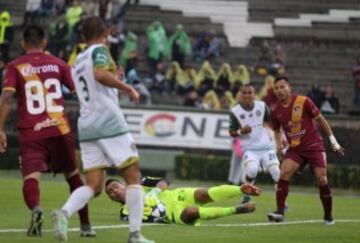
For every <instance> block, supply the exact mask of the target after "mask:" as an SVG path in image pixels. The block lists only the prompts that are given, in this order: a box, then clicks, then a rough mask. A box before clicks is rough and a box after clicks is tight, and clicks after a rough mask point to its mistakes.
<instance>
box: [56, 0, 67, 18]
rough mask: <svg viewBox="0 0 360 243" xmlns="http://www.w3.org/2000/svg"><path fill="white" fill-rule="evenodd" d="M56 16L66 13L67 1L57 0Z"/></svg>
mask: <svg viewBox="0 0 360 243" xmlns="http://www.w3.org/2000/svg"><path fill="white" fill-rule="evenodd" d="M54 12H55V16H59V15H62V14H65V13H66V1H65V0H56V2H55V7H54Z"/></svg>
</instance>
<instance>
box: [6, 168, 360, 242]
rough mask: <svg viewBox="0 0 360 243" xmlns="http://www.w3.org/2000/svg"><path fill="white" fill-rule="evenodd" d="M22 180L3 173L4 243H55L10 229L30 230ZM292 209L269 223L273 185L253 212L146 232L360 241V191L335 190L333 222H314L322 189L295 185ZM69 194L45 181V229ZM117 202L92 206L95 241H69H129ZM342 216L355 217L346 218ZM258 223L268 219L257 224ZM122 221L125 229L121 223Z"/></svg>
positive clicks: (165, 238) (162, 236)
mask: <svg viewBox="0 0 360 243" xmlns="http://www.w3.org/2000/svg"><path fill="white" fill-rule="evenodd" d="M183 185H186V186H189V185H194V186H195V185H196V186H211V185H214V184H213V183H204V182H184V181H175V182H174V183H173V184H172V185H171V187H175V186H183ZM21 187H22V182H21V179H20V176H19V173H17V172H15V173H14V172H10V173H8V172H1V173H0V242H1V243H23V242H25V241H26V242H43V243H47V242H56V240H55V239H54V238H53V235H52V233H51V232H49V231H46V232H44V233H43V237H42V238H28V237H26V236H25V232H24V231H22V232H8V231H9V230H11V229H20V230H25V229H26V228H27V226H28V223H29V222H28V221H29V216H30V212H29V211H28V210H27V208H26V206H25V204H24V202H23V199H22V193H21ZM291 189H293V190H292V191H290V196H289V198H288V201H287V202H288V204H289V208H290V209H289V211H288V212H287V214H286V221H287V222H293V223H294V224H291V225H267V224H266V223H267V219H266V214H267V213H268V212H270V211H273V210H274V206H275V198H274V191H273V189H272V188H271V187H269V186H266V187H265V190H264V193H263V194H262V195H261V196H260V197H258V198H253V201H254V202H256V203H257V210H256V212H255V213H253V214H249V215H234V216H230V217H227V218H222V219H217V220H213V221H207V222H203V225H202V226H200V227H192V226H177V225H160V226H159V225H152V226H144V228H143V232H144V235H146V236H147V237H148V238H151V239H154V240H156V242H158V243H165V242H169V243H185V242H196V243H197V242H204V243H212V242H219V243H225V242H252V243H254V242H266V243H267V242H277V243H278V242H291V243H295V242H326V243H331V242H333V243H339V242H344V243H345V242H354V243H355V242H360V195H359V194H358V193H356V192H348V191H347V192H343V191H340V190H335V191H334V218H335V219H336V220H338V222H337V223H336V225H334V226H324V225H323V223H322V222H320V221H319V222H318V221H315V222H312V221H309V220H321V219H322V207H321V204H320V200H319V196H318V194H317V189H316V188H315V187H314V188H311V189H310V188H290V190H291ZM67 196H68V188H67V185H66V183H65V182H64V181H63V180H61V176H60V175H58V176H57V177H56V178H55V179H54V178H52V177H51V176H48V175H45V176H43V180H42V182H41V203H42V207H43V209H44V211H45V223H44V224H45V225H44V228H45V229H50V227H51V224H50V218H49V214H50V212H51V210H52V209H54V208H59V207H60V206H61V205H62V204H63V203H64V201H65V200H66V198H67ZM238 202H239V200H235V199H234V200H228V201H225V202H222V203H217V205H235V204H238ZM118 211H119V210H118V206H117V204H116V203H113V202H111V201H109V200H108V199H107V197H106V195H105V194H102V195H101V196H100V197H99V198H97V199H95V200H93V201H92V202H91V204H90V217H91V221H92V224H93V225H94V226H116V227H118V228H110V227H104V228H103V229H98V230H97V237H96V238H93V239H89V238H87V239H84V238H80V236H79V232H76V231H75V232H71V233H70V234H69V242H84V243H85V242H86V243H87V242H102V243H105V242H126V241H127V236H128V229H127V228H126V226H125V225H123V224H124V223H123V222H120V221H119V220H118ZM341 220H353V222H348V221H347V222H343V221H341ZM254 223H265V225H262V224H260V225H256V224H254ZM121 225H123V227H121ZM71 227H78V218H77V215H74V217H73V218H72V219H71Z"/></svg>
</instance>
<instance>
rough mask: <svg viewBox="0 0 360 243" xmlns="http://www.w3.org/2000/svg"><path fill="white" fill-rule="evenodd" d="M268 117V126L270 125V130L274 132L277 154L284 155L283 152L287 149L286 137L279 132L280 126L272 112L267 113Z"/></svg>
mask: <svg viewBox="0 0 360 243" xmlns="http://www.w3.org/2000/svg"><path fill="white" fill-rule="evenodd" d="M268 115H269V121H268V124H271V128H272V129H273V131H274V137H275V143H276V150H277V152H278V153H279V154H284V151H285V150H286V149H287V147H288V143H287V140H286V137H285V136H284V134H283V132H282V130H281V125H280V123H279V121H278V120H277V118H276V116H275V114H274V112H270V111H269V113H268Z"/></svg>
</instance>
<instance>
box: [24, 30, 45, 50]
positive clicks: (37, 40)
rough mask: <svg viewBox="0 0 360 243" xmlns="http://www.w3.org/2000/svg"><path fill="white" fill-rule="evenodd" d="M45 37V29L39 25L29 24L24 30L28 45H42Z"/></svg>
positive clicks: (25, 40)
mask: <svg viewBox="0 0 360 243" xmlns="http://www.w3.org/2000/svg"><path fill="white" fill-rule="evenodd" d="M44 39H45V31H44V30H43V29H42V28H41V27H40V26H37V25H29V26H28V27H26V29H25V30H24V32H23V40H24V42H25V43H26V44H27V45H31V46H40V45H41V44H42V42H43V40H44Z"/></svg>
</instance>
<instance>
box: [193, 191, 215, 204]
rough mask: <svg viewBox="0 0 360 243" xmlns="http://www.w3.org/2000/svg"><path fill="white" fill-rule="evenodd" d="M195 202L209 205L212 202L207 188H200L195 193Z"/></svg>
mask: <svg viewBox="0 0 360 243" xmlns="http://www.w3.org/2000/svg"><path fill="white" fill-rule="evenodd" d="M194 197H195V200H196V201H197V202H200V203H208V202H211V201H212V199H211V197H210V195H209V193H208V190H207V189H206V188H199V189H197V190H196V191H195V194H194Z"/></svg>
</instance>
